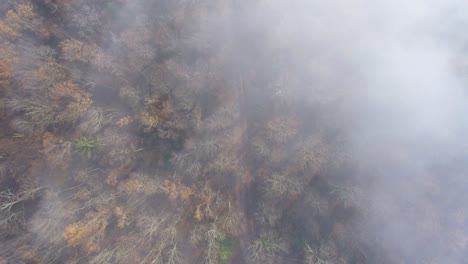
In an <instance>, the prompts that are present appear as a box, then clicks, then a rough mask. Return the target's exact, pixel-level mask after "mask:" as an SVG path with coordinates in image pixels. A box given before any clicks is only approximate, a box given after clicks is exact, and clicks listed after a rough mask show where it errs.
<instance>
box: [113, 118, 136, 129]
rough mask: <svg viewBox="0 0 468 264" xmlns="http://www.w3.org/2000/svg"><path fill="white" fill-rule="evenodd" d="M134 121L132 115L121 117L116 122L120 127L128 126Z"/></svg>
mask: <svg viewBox="0 0 468 264" xmlns="http://www.w3.org/2000/svg"><path fill="white" fill-rule="evenodd" d="M132 122H133V119H132V118H131V117H130V116H124V117H122V118H120V119H119V120H117V122H115V124H116V125H118V126H119V127H124V126H128V125H129V124H130V123H132Z"/></svg>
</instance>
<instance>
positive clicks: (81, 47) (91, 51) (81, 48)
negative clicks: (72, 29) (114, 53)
mask: <svg viewBox="0 0 468 264" xmlns="http://www.w3.org/2000/svg"><path fill="white" fill-rule="evenodd" d="M60 47H61V48H62V56H63V58H64V59H65V60H68V61H80V62H83V63H92V62H93V61H94V59H95V58H96V55H97V53H98V47H97V45H96V44H87V43H84V42H81V41H79V40H75V39H68V40H65V41H63V42H62V43H60Z"/></svg>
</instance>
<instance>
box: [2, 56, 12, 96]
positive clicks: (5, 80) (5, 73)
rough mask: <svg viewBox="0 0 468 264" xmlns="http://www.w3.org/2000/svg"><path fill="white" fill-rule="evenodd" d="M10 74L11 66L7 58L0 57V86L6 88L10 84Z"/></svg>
mask: <svg viewBox="0 0 468 264" xmlns="http://www.w3.org/2000/svg"><path fill="white" fill-rule="evenodd" d="M11 76H12V72H11V66H10V63H9V62H8V61H7V60H4V59H0V88H3V89H5V88H7V87H8V86H9V85H10V78H11Z"/></svg>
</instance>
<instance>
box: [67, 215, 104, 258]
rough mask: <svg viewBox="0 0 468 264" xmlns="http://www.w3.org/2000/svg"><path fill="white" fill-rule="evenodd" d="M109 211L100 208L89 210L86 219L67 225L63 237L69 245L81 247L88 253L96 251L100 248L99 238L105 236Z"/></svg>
mask: <svg viewBox="0 0 468 264" xmlns="http://www.w3.org/2000/svg"><path fill="white" fill-rule="evenodd" d="M108 217H109V211H107V210H100V211H94V212H89V213H87V214H86V216H85V218H86V219H85V221H80V222H77V223H74V224H70V225H67V226H66V227H65V230H64V232H63V237H64V238H65V240H66V241H67V245H68V246H69V247H80V248H82V249H83V250H85V251H86V252H87V253H93V252H96V251H97V250H98V249H99V244H98V242H99V239H102V238H104V235H105V230H106V228H107V225H108Z"/></svg>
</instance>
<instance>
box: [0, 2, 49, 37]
mask: <svg viewBox="0 0 468 264" xmlns="http://www.w3.org/2000/svg"><path fill="white" fill-rule="evenodd" d="M24 30H30V31H32V32H35V33H37V34H39V35H40V36H42V37H48V35H49V33H48V31H47V29H46V28H45V27H44V26H42V24H41V23H40V18H39V16H38V15H37V14H36V13H34V10H33V6H32V5H29V4H20V5H17V6H16V7H15V8H14V9H11V10H8V12H7V13H6V16H5V19H4V21H2V22H0V34H3V35H5V36H7V37H12V38H14V37H17V36H18V35H19V32H20V31H24Z"/></svg>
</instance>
